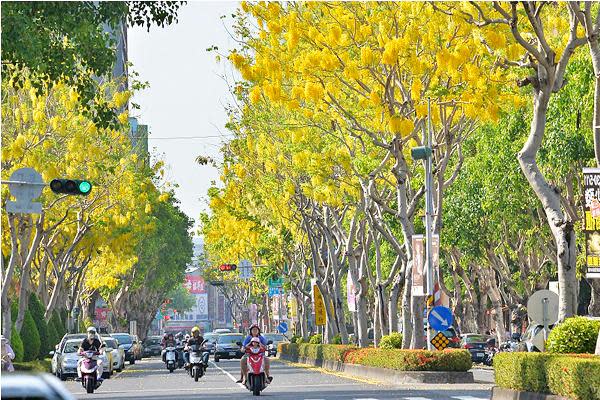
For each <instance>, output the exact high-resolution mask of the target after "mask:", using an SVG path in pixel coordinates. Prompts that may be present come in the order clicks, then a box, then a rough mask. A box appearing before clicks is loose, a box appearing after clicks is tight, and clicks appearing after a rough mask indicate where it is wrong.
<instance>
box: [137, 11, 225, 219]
mask: <svg viewBox="0 0 600 400" xmlns="http://www.w3.org/2000/svg"><path fill="white" fill-rule="evenodd" d="M236 6H237V2H194V1H190V2H188V3H187V4H186V5H184V6H183V7H182V8H181V10H180V12H179V22H178V23H177V24H176V25H172V26H169V27H166V28H162V29H161V28H157V27H152V28H151V30H150V32H146V30H145V29H138V28H136V29H130V30H129V32H128V41H129V60H130V61H131V62H132V63H133V70H134V71H137V72H138V73H139V74H140V76H139V79H140V80H141V81H148V82H149V83H150V88H148V89H146V90H144V91H143V92H141V93H138V94H137V95H136V96H135V98H134V100H133V101H134V102H135V103H138V104H139V105H140V106H141V110H133V111H132V116H137V117H138V119H139V122H140V123H141V124H147V125H149V131H150V135H149V149H150V152H151V153H153V154H158V155H159V156H161V157H162V158H163V159H164V160H165V163H166V164H167V175H166V176H167V178H168V179H169V180H170V181H172V182H174V183H176V184H178V185H179V187H178V188H176V189H175V193H176V195H177V198H178V199H179V200H180V201H181V209H182V210H183V211H184V212H185V213H186V214H187V215H188V216H189V217H190V218H193V219H194V220H195V221H196V227H197V226H198V215H199V214H200V212H201V211H206V210H207V209H208V206H207V200H206V191H207V190H208V188H209V187H210V185H211V181H217V183H219V182H218V180H219V176H218V172H217V170H216V169H215V168H213V167H211V166H208V165H205V166H201V165H198V164H197V163H196V162H195V159H196V157H197V156H198V155H208V156H212V157H215V158H217V159H219V160H220V155H219V148H220V144H221V143H222V141H223V139H222V138H221V137H220V134H224V135H227V133H228V132H227V131H226V130H225V123H226V122H227V115H226V114H225V111H224V105H225V104H227V103H229V98H230V97H229V91H228V89H227V84H226V83H225V81H224V79H223V78H222V76H223V75H224V74H227V75H229V76H231V68H230V67H229V66H228V64H227V62H223V61H221V62H220V63H218V62H217V61H216V59H215V56H216V54H215V53H214V52H207V51H206V49H207V48H209V47H211V46H213V45H216V46H218V47H219V50H220V51H221V52H222V53H226V50H227V49H231V48H233V47H234V45H235V42H234V41H233V39H231V37H230V35H229V34H228V33H227V30H226V26H227V27H228V26H231V24H232V22H233V20H232V17H231V14H232V13H233V12H234V11H235V8H236ZM224 15H226V16H227V17H226V18H225V19H222V18H221V17H222V16H224ZM190 136H201V137H206V136H212V137H211V138H203V139H178V138H181V137H190ZM225 137H227V136H225Z"/></svg>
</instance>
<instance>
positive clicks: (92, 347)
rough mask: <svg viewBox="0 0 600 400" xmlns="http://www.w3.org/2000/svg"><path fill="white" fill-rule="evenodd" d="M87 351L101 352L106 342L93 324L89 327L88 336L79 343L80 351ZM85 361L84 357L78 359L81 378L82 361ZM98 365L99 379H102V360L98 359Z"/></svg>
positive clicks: (78, 373)
mask: <svg viewBox="0 0 600 400" xmlns="http://www.w3.org/2000/svg"><path fill="white" fill-rule="evenodd" d="M86 351H97V352H99V353H103V352H104V343H102V342H101V341H100V339H99V337H98V331H96V328H95V327H93V326H90V327H89V328H87V338H85V339H83V341H82V342H81V344H80V345H79V351H78V353H80V354H81V353H83V352H86ZM82 362H83V358H80V359H79V361H77V375H78V376H79V379H81V363H82ZM96 365H97V366H98V371H97V372H98V381H101V380H102V379H103V378H102V368H103V367H102V360H101V359H98V360H97V363H96Z"/></svg>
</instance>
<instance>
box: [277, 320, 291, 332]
mask: <svg viewBox="0 0 600 400" xmlns="http://www.w3.org/2000/svg"><path fill="white" fill-rule="evenodd" d="M277 330H278V331H279V332H280V333H286V332H287V331H288V325H287V323H286V322H285V321H282V322H281V323H280V324H279V326H278V327H277Z"/></svg>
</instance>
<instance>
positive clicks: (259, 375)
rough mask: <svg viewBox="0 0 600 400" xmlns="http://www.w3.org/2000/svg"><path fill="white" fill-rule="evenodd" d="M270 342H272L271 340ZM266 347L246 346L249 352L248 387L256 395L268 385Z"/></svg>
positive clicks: (247, 352)
mask: <svg viewBox="0 0 600 400" xmlns="http://www.w3.org/2000/svg"><path fill="white" fill-rule="evenodd" d="M269 343H272V342H271V341H270V340H269ZM265 351H266V350H265V348H264V347H263V346H260V347H251V346H247V347H246V354H248V359H247V361H246V362H247V363H248V364H247V365H248V375H247V376H246V389H248V390H249V391H251V392H252V394H253V395H254V396H260V392H262V391H263V390H265V388H266V387H267V374H265Z"/></svg>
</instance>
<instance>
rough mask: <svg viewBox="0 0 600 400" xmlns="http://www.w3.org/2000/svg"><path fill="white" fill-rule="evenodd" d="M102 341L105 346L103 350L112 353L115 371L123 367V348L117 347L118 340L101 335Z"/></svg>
mask: <svg viewBox="0 0 600 400" xmlns="http://www.w3.org/2000/svg"><path fill="white" fill-rule="evenodd" d="M102 341H103V342H104V345H105V346H106V348H105V351H106V352H110V353H111V354H112V366H113V369H114V370H116V371H117V372H121V371H122V370H123V368H125V350H123V349H122V348H121V347H119V342H118V341H117V339H115V338H113V337H112V336H102Z"/></svg>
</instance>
